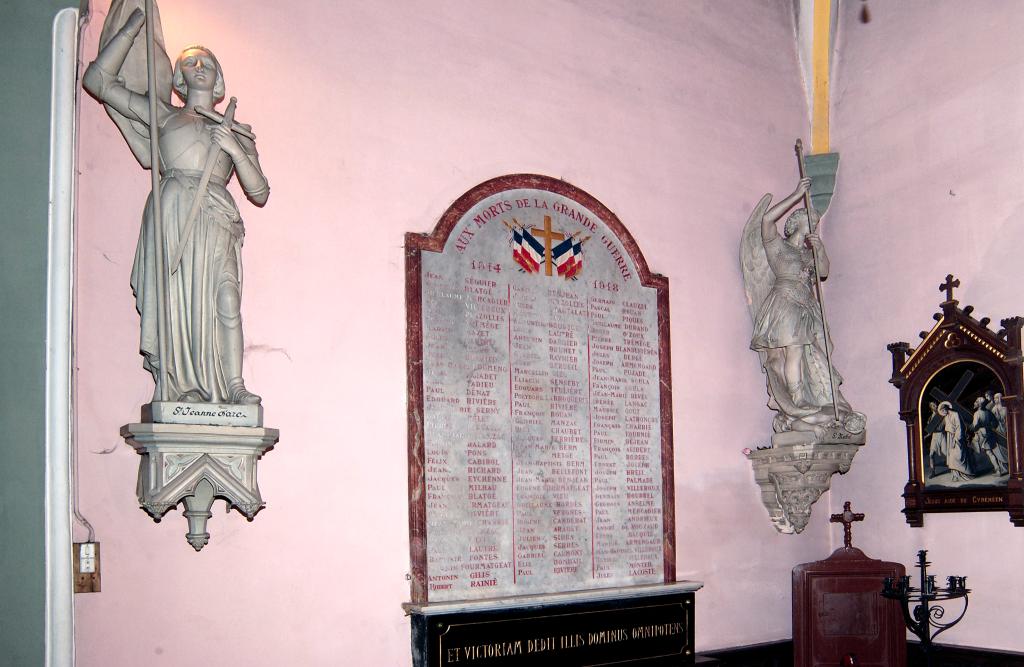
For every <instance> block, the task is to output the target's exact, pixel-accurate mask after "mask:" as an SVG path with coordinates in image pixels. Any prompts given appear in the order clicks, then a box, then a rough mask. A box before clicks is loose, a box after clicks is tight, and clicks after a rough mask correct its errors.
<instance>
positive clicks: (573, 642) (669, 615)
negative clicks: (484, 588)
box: [404, 582, 700, 667]
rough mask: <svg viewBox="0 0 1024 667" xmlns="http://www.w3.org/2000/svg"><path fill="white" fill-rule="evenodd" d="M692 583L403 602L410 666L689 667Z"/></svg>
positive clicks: (693, 586) (691, 636) (691, 637)
mask: <svg viewBox="0 0 1024 667" xmlns="http://www.w3.org/2000/svg"><path fill="white" fill-rule="evenodd" d="M698 588H700V584H698V583H695V582H680V583H676V584H664V585H658V586H634V587H628V588H618V589H610V590H605V591H584V592H578V593H565V594H557V595H535V596H524V597H519V598H505V599H501V600H485V601H478V602H462V603H459V602H452V603H440V604H425V605H413V604H407V605H404V607H405V609H406V611H407V612H408V613H409V615H410V616H411V617H412V618H411V620H412V655H413V665H414V667H441V666H442V665H443V666H445V667H447V666H450V665H454V666H457V667H473V666H474V665H487V666H488V667H490V666H491V665H493V666H495V667H512V666H515V665H531V666H532V665H559V666H560V667H570V666H575V665H578V666H580V667H583V666H584V665H608V664H617V665H618V664H632V663H640V664H643V665H645V666H646V665H650V666H651V667H654V666H656V665H690V664H693V661H694V652H693V630H694V623H693V597H694V591H696V590H697V589H698Z"/></svg>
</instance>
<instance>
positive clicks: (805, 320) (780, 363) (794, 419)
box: [740, 141, 865, 444]
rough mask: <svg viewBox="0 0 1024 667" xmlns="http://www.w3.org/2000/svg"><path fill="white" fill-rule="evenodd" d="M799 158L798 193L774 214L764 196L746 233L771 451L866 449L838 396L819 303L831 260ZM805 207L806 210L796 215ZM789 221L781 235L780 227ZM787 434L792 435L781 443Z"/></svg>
mask: <svg viewBox="0 0 1024 667" xmlns="http://www.w3.org/2000/svg"><path fill="white" fill-rule="evenodd" d="M797 156H798V162H799V165H800V182H799V183H798V184H797V187H796V189H795V190H794V191H793V192H792V193H791V194H790V195H788V196H787V197H785V198H784V199H782V200H781V201H780V202H779V203H777V204H775V205H774V206H770V204H771V200H772V196H771V195H770V194H766V195H764V197H762V198H761V201H760V202H759V203H758V205H757V207H756V208H755V209H754V212H753V213H752V214H751V216H750V219H749V220H748V221H747V224H746V227H745V228H744V231H743V239H742V242H741V244H740V261H741V265H742V268H743V281H744V287H745V289H746V293H747V304H748V307H749V309H750V315H751V319H752V320H753V324H754V327H753V335H752V337H751V342H750V348H751V349H752V350H755V351H756V352H757V353H758V355H759V356H760V359H761V366H762V368H763V370H764V373H765V375H766V378H767V388H768V398H769V400H768V407H769V408H771V409H772V410H773V411H775V413H776V415H775V418H774V421H773V430H774V431H775V436H773V438H772V442H773V444H779V443H796V442H806V443H810V442H829V441H833V442H834V441H836V440H838V441H840V442H846V441H851V440H859V441H860V442H863V439H862V438H863V435H862V434H863V431H864V426H865V419H864V415H863V414H861V413H859V412H855V411H854V410H853V409H852V408H851V407H850V404H849V403H848V402H847V401H846V399H845V398H844V397H843V394H842V393H841V392H840V391H839V385H840V383H841V382H842V378H841V377H840V376H839V373H838V372H837V371H836V370H835V368H834V367H833V365H832V343H831V340H830V337H829V333H828V324H827V320H826V319H825V309H824V305H823V303H822V296H821V281H823V280H825V279H826V278H827V277H828V274H829V258H828V254H827V253H826V251H825V246H824V245H823V244H822V242H821V238H820V237H819V236H818V234H817V225H818V219H819V216H818V214H817V212H816V211H815V210H814V208H813V207H811V205H810V195H809V191H810V187H811V179H809V178H805V177H804V169H803V155H802V145H801V143H800V142H799V141H797ZM799 203H802V204H803V205H804V206H803V208H797V209H796V210H793V212H792V213H790V210H791V209H793V208H794V207H795V206H796V205H797V204H799ZM787 213H789V216H788V217H787V218H786V221H785V224H784V225H783V228H782V234H781V235H780V233H779V229H778V227H777V224H778V222H779V221H780V220H782V219H783V217H784V216H786V214H787ZM786 433H793V434H794V435H793V436H785V435H780V434H786ZM858 436H859V437H858Z"/></svg>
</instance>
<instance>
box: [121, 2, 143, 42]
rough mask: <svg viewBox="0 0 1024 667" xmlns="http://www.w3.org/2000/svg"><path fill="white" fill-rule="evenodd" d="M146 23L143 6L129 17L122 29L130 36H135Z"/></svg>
mask: <svg viewBox="0 0 1024 667" xmlns="http://www.w3.org/2000/svg"><path fill="white" fill-rule="evenodd" d="M145 23H146V14H145V13H144V12H143V11H142V8H141V7H140V8H137V9H136V10H135V11H134V12H132V13H131V15H130V16H129V17H128V20H127V21H125V22H124V27H123V28H121V29H122V30H124V31H126V32H127V33H128V34H129V35H130V36H132V37H134V36H135V35H137V34H139V30H140V29H141V28H142V26H143V25H145Z"/></svg>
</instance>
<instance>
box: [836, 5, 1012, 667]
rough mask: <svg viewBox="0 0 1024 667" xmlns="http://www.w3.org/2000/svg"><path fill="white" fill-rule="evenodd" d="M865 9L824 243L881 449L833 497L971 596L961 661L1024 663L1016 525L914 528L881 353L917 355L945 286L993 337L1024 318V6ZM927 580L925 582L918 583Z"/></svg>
mask: <svg viewBox="0 0 1024 667" xmlns="http://www.w3.org/2000/svg"><path fill="white" fill-rule="evenodd" d="M859 10H860V8H859V6H857V3H849V4H848V5H845V9H844V11H843V14H842V16H841V17H840V44H839V54H840V55H839V60H838V63H837V66H836V70H835V75H836V81H835V83H834V85H835V88H834V90H835V98H834V106H833V114H834V115H833V126H832V127H833V135H832V138H833V148H834V149H835V150H838V151H839V152H840V154H841V155H842V164H841V166H840V177H839V188H838V194H837V195H836V198H835V199H834V200H833V204H832V209H831V211H830V213H829V217H828V218H826V222H825V223H824V224H825V226H826V227H827V229H828V231H827V232H826V233H827V234H828V240H829V248H830V253H831V256H832V259H833V265H834V266H835V267H836V268H837V271H836V272H835V274H834V280H830V282H834V283H835V284H834V285H830V290H829V292H828V302H829V304H830V306H831V312H832V320H831V321H832V326H833V328H834V330H835V331H836V332H837V335H838V338H839V339H838V342H837V344H838V345H839V349H840V350H841V354H842V359H843V365H842V367H841V368H842V370H844V372H845V374H846V381H847V385H848V386H850V387H855V388H856V390H855V393H853V396H854V397H855V398H856V399H857V400H858V401H860V403H859V405H860V406H863V407H862V408H861V409H863V410H864V411H865V412H866V413H867V414H868V415H869V419H870V422H869V426H870V430H869V435H868V442H869V443H870V446H868V447H866V448H865V449H864V450H863V451H862V452H861V453H860V454H859V455H858V460H857V461H856V462H855V464H854V467H853V469H852V471H851V472H850V473H849V474H848V475H847V476H846V477H845V478H843V479H840V480H838V481H836V482H834V484H833V497H834V499H835V501H836V502H837V503H838V501H840V500H841V499H847V498H848V499H850V500H852V501H853V503H854V508H855V509H857V510H858V511H862V512H865V513H866V514H867V521H866V522H865V523H864V524H862V525H863V527H860V526H858V527H857V528H856V529H855V539H856V543H857V544H859V545H860V546H861V547H862V548H863V549H864V550H865V551H867V552H868V553H869V554H871V555H873V556H874V557H876V558H885V559H887V560H898V561H901V562H903V563H904V564H906V565H907V566H908V569H909V566H910V565H912V563H913V560H914V556H915V554H916V551H917V549H921V548H925V549H928V550H929V554H928V555H929V559H930V560H931V561H932V562H933V563H934V564H935V565H934V568H935V572H936V573H937V574H939V575H941V576H945V575H947V574H961V575H966V576H967V577H968V584H969V585H970V587H971V588H973V589H974V590H975V593H974V594H973V595H972V596H971V603H970V611H969V612H968V613H967V616H966V618H965V619H964V621H963V622H962V623H961V624H960V625H959V626H957V627H956V628H955V629H954V630H951V631H950V632H949V633H948V634H946V635H943V639H944V640H945V641H947V642H950V643H955V644H961V645H968V646H987V647H993V648H1003V649H1012V650H1017V651H1020V650H1024V637H1022V636H1021V633H1020V627H1019V626H1020V623H1019V621H1020V618H1021V617H1022V615H1024V602H1022V600H1024V579H1022V578H1021V575H1020V572H1019V570H1020V563H1021V559H1022V556H1024V530H1021V529H1020V528H1014V527H1013V526H1012V525H1011V524H1010V522H1009V521H1008V519H1007V514H1006V513H1005V512H1004V513H995V512H993V513H978V514H963V513H962V514H950V515H937V514H927V515H925V521H924V527H923V528H915V529H911V528H909V527H908V526H907V524H906V522H905V521H904V520H903V516H902V515H901V514H900V510H901V509H902V507H903V504H902V498H901V497H900V493H901V491H902V486H903V484H904V483H905V482H906V480H907V468H906V462H905V443H906V436H905V433H906V431H905V429H904V427H903V423H902V422H901V421H900V420H899V418H898V416H897V408H898V401H897V391H896V390H895V389H894V388H893V387H892V386H891V385H887V384H886V380H887V379H888V378H889V376H890V373H891V371H892V362H891V357H890V355H889V353H888V352H887V351H886V349H885V345H886V344H887V343H889V342H892V341H896V340H905V341H908V342H910V344H911V345H916V344H917V343H918V342H920V339H919V338H918V336H917V332H918V331H920V330H922V329H927V328H930V325H931V324H933V322H932V320H931V315H932V313H934V312H936V311H937V310H938V304H939V301H940V300H941V294H940V293H939V290H938V285H939V283H940V282H942V280H943V278H944V277H945V275H946V274H947V273H949V272H953V273H955V274H956V275H957V276H958V277H959V278H960V280H961V283H962V289H961V290H960V291H959V294H958V298H959V299H960V302H961V304H968V303H970V304H974V305H975V306H976V307H977V311H976V315H975V316H976V317H979V318H980V317H983V316H989V317H991V318H992V320H993V322H995V323H997V322H998V321H999V320H1000V319H1001V318H1004V317H1008V316H1010V315H1020V314H1024V302H1022V299H1021V296H1020V287H1019V283H1020V279H1021V270H1020V266H1021V259H1020V248H1021V247H1022V246H1024V224H1022V223H1024V177H1022V172H1021V166H1022V162H1021V155H1022V154H1024V43H1022V42H1021V39H1020V35H1021V33H1022V31H1024V6H1022V5H1020V4H1019V3H1012V2H986V3H973V4H971V5H970V7H967V6H965V5H964V4H963V3H957V2H942V3H928V4H927V6H925V5H924V4H921V3H892V2H890V3H871V12H872V15H873V20H872V21H871V23H869V24H866V25H865V24H861V23H860V22H859V21H858V20H857V12H859ZM915 571H916V570H915Z"/></svg>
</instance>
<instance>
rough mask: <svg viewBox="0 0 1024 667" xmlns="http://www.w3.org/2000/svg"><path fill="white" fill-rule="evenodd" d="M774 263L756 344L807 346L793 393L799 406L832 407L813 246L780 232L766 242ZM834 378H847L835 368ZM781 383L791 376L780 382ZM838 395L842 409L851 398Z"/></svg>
mask: <svg viewBox="0 0 1024 667" xmlns="http://www.w3.org/2000/svg"><path fill="white" fill-rule="evenodd" d="M764 250H765V254H766V256H767V260H768V266H769V267H771V270H772V273H773V274H774V277H775V280H774V282H773V283H772V286H771V289H770V291H769V292H768V295H767V296H766V297H765V299H764V301H763V302H762V303H761V305H760V307H759V309H758V311H757V315H756V316H755V317H754V333H753V336H752V337H751V341H750V348H751V349H752V350H757V351H759V352H764V351H766V350H768V349H774V348H783V347H787V346H797V345H799V346H802V347H803V362H802V363H801V365H800V367H801V382H800V387H799V388H798V392H799V393H798V394H797V395H795V396H792V397H791V398H792V399H793V402H794V403H795V404H796V405H797V406H798V407H817V408H822V407H828V406H831V405H832V386H831V383H830V382H829V368H828V362H827V358H826V355H825V345H826V344H827V343H826V341H825V332H824V328H823V327H822V324H821V314H820V313H819V312H818V302H817V300H816V299H815V298H814V292H813V281H814V273H813V271H814V259H813V255H812V253H811V251H810V250H809V249H807V248H795V247H793V246H792V245H790V244H789V243H787V242H786V241H785V240H784V239H783V238H782V237H781V236H779V235H778V234H776V235H775V236H774V237H772V238H771V239H770V240H768V241H767V242H766V243H765V244H764ZM832 370H833V381H834V382H835V385H836V386H837V387H838V386H839V384H840V383H841V382H842V378H841V377H840V376H839V374H838V373H837V372H835V369H834V368H833V369H832ZM778 386H779V388H780V389H781V388H783V387H785V382H784V381H783V382H779V383H778ZM836 393H837V396H836V400H837V402H838V403H840V407H841V409H845V410H849V404H847V403H846V401H845V399H844V398H843V397H842V395H841V394H839V392H838V391H837V392H836Z"/></svg>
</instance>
